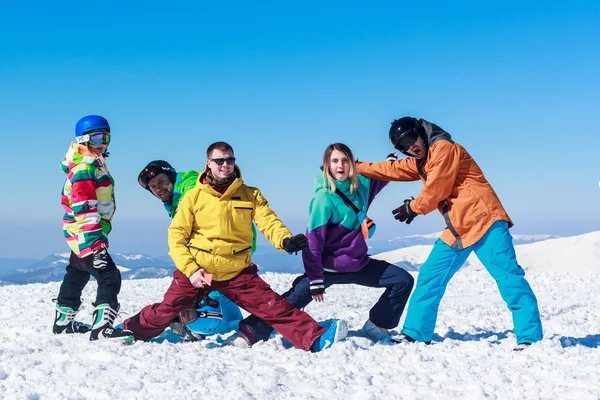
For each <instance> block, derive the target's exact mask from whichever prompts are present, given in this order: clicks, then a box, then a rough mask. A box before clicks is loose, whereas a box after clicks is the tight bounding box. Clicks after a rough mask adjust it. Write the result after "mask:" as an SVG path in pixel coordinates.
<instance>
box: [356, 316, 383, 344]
mask: <svg viewBox="0 0 600 400" xmlns="http://www.w3.org/2000/svg"><path fill="white" fill-rule="evenodd" d="M360 334H362V335H363V336H364V337H367V338H369V339H371V340H372V341H374V342H376V343H377V342H379V341H380V340H383V339H385V338H388V337H390V331H388V330H387V329H385V328H380V327H378V326H377V325H375V324H374V323H372V322H371V320H370V319H368V320H367V322H365V324H364V325H363V327H362V328H361V330H360Z"/></svg>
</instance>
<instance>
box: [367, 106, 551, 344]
mask: <svg viewBox="0 0 600 400" xmlns="http://www.w3.org/2000/svg"><path fill="white" fill-rule="evenodd" d="M390 141H391V143H392V145H393V146H394V147H395V148H396V149H397V150H399V151H400V152H402V153H404V154H405V155H407V156H409V157H407V158H404V159H401V160H396V161H393V160H391V161H386V162H382V163H359V164H358V167H357V169H358V173H359V174H362V175H365V176H368V177H370V178H376V179H380V180H388V181H403V182H408V181H417V180H421V181H422V182H423V185H424V186H423V189H422V190H421V193H420V194H419V196H418V197H417V198H416V199H407V200H404V204H403V205H402V206H400V207H398V208H396V209H395V210H394V211H393V212H392V213H393V214H394V217H395V218H396V219H397V220H399V221H400V222H406V223H407V224H410V223H411V222H412V220H413V219H414V218H415V217H416V216H418V215H420V214H428V213H430V212H432V211H434V210H435V209H436V208H437V209H438V210H439V212H440V213H441V214H442V215H443V216H444V220H445V221H446V225H447V228H446V229H445V230H444V232H443V233H442V236H441V238H440V239H441V240H438V241H437V242H436V243H435V245H434V246H433V249H432V250H431V254H430V255H429V257H428V258H427V261H425V263H424V264H423V266H422V267H421V269H420V271H419V278H418V280H417V285H416V287H415V290H414V292H413V294H412V296H411V298H410V303H409V305H408V312H407V315H406V320H405V321H404V328H403V329H402V336H401V338H400V339H399V340H400V341H409V342H414V341H419V342H430V341H431V339H432V337H433V331H434V328H435V323H436V319H437V313H438V308H439V305H440V302H441V300H442V296H443V295H444V292H445V290H446V286H447V285H448V282H449V281H450V279H451V278H452V276H453V275H454V274H455V273H456V272H457V271H458V270H459V268H460V267H461V266H462V265H463V264H464V262H465V260H466V259H467V257H468V256H469V254H471V252H473V251H474V252H475V254H476V255H477V257H478V258H479V259H480V260H481V262H482V264H483V265H484V266H485V267H486V269H487V270H488V272H489V273H490V275H492V277H493V278H494V279H495V280H496V283H497V284H498V289H499V291H500V294H501V295H502V298H503V299H504V301H505V302H506V304H507V305H508V308H509V309H510V311H511V312H512V315H513V322H514V326H515V334H516V336H517V343H518V345H517V347H516V348H515V350H522V349H523V348H525V347H527V346H529V345H530V344H531V343H533V342H537V341H539V340H541V339H542V323H541V320H540V312H539V310H538V305H537V299H536V297H535V295H534V294H533V291H532V290H531V287H530V286H529V283H528V282H527V280H526V279H525V271H523V269H522V268H521V267H520V266H519V264H518V263H517V259H516V255H515V249H514V247H513V244H512V237H511V235H510V233H509V231H508V229H509V228H510V227H512V225H513V223H512V221H511V220H510V218H509V217H508V214H507V213H506V211H505V210H504V207H503V206H502V204H501V203H500V199H498V196H497V195H496V192H495V191H494V189H493V188H492V186H491V185H490V184H489V182H488V181H487V179H486V178H485V176H484V175H483V172H482V171H481V169H480V168H479V166H478V165H477V163H476V162H475V160H473V158H472V157H471V155H470V154H469V153H468V152H467V150H465V148H464V147H462V146H461V145H460V144H458V143H455V142H454V141H453V140H452V139H451V138H450V134H448V132H446V131H444V130H443V129H441V128H440V127H439V126H437V125H435V124H432V123H430V122H427V121H425V120H424V119H419V120H417V119H416V118H412V117H404V118H400V119H399V120H395V121H394V122H392V127H391V129H390ZM391 155H392V154H391Z"/></svg>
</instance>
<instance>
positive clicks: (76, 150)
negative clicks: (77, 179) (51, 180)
mask: <svg viewBox="0 0 600 400" xmlns="http://www.w3.org/2000/svg"><path fill="white" fill-rule="evenodd" d="M102 163H103V161H102V158H101V157H100V156H98V155H96V154H94V153H92V152H91V151H90V150H89V149H88V148H87V147H86V146H84V145H81V144H77V143H71V146H69V150H68V151H67V154H65V158H64V159H63V160H62V162H61V163H60V167H61V169H62V171H63V172H64V173H65V174H68V173H69V171H70V170H72V169H73V168H75V167H76V166H78V165H80V164H89V165H93V166H94V167H95V168H98V167H99V166H100V165H102Z"/></svg>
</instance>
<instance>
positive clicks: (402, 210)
mask: <svg viewBox="0 0 600 400" xmlns="http://www.w3.org/2000/svg"><path fill="white" fill-rule="evenodd" d="M411 200H413V199H406V200H404V204H402V205H401V206H400V207H398V208H396V209H395V210H393V211H392V214H394V218H396V219H397V220H398V221H400V222H406V223H407V224H410V223H411V222H412V220H413V219H415V217H416V216H417V213H415V212H414V211H413V210H411V209H410V202H411Z"/></svg>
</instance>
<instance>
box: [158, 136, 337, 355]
mask: <svg viewBox="0 0 600 400" xmlns="http://www.w3.org/2000/svg"><path fill="white" fill-rule="evenodd" d="M206 156H207V161H206V169H205V171H204V172H203V173H202V174H201V175H200V177H199V179H198V183H197V185H196V187H195V188H194V189H191V190H190V191H188V193H187V194H186V196H185V197H184V198H183V199H182V200H181V202H180V204H179V209H178V211H177V214H175V217H174V218H173V222H172V223H171V226H170V227H169V249H170V252H169V255H170V256H171V258H172V259H173V261H174V262H175V265H176V266H177V269H179V270H180V271H181V272H182V273H183V274H184V275H185V276H187V277H189V280H190V282H191V284H192V285H194V286H195V287H197V288H201V289H202V290H203V291H205V292H206V291H209V290H218V291H219V292H221V293H222V294H223V295H224V296H225V297H227V298H228V299H230V300H231V301H233V302H234V303H236V304H237V305H239V306H240V307H242V308H243V309H245V310H246V311H248V312H249V313H251V314H254V315H256V316H257V317H259V318H261V319H263V320H264V321H266V322H267V323H268V324H269V325H271V326H272V327H273V328H274V329H276V330H277V331H278V332H279V333H281V335H282V336H283V337H285V338H286V339H288V340H289V341H290V342H291V343H292V344H293V345H294V346H296V347H297V348H300V349H303V350H311V351H320V350H323V349H326V348H328V347H330V346H331V345H333V344H334V343H336V342H338V341H340V340H342V339H344V338H345V337H346V335H347V333H348V326H347V323H346V321H343V320H335V321H333V323H332V324H331V326H330V327H329V329H327V330H326V329H325V328H323V327H322V326H321V325H319V324H318V323H317V322H316V321H315V320H313V319H312V318H311V317H310V316H309V315H308V314H307V313H305V312H304V311H301V310H299V309H297V308H294V307H293V306H292V305H290V304H289V303H288V302H287V301H286V300H285V299H283V298H282V297H281V296H280V295H278V294H277V293H275V292H274V291H273V290H272V289H271V288H270V286H269V285H268V284H267V283H266V282H265V281H263V280H262V279H261V278H260V277H259V276H258V269H257V267H256V265H254V264H253V263H252V259H251V248H252V222H253V221H254V222H255V223H256V226H257V228H258V229H259V230H260V231H261V232H262V233H263V234H264V235H265V236H266V237H267V239H268V240H269V241H270V242H271V243H272V244H273V246H275V247H276V248H277V249H278V250H285V251H287V252H288V253H292V252H297V251H301V250H302V249H303V248H305V247H306V246H308V241H307V239H306V236H304V235H303V234H299V235H295V236H292V234H291V233H290V231H289V230H288V229H287V228H286V227H285V225H284V224H283V223H282V222H281V221H280V220H279V218H277V215H276V214H275V213H274V212H273V211H272V210H271V208H270V207H269V204H268V202H267V200H266V199H265V198H264V197H263V195H262V193H261V192H260V190H259V189H257V188H254V187H250V186H246V185H245V184H244V182H243V181H242V174H241V172H240V169H239V167H238V166H237V165H235V157H234V153H233V148H232V147H231V146H230V145H229V144H227V143H225V142H216V143H213V144H211V145H210V146H209V147H208V150H207V151H206ZM209 274H210V275H212V281H211V282H210V283H207V282H208V281H209V280H208V279H207V277H208V275H209ZM183 308H184V307H182V310H180V311H183Z"/></svg>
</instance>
